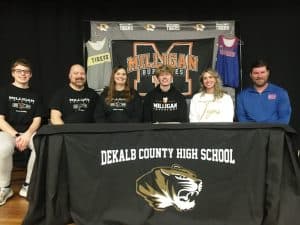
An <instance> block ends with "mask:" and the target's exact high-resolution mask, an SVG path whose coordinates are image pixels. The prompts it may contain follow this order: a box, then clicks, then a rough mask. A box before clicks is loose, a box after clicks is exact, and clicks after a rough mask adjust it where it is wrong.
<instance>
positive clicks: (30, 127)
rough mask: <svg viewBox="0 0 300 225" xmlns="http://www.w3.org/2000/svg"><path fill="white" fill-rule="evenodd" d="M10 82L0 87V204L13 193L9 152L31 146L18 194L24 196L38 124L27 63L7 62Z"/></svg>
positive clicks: (37, 101) (39, 111) (37, 99)
mask: <svg viewBox="0 0 300 225" xmlns="http://www.w3.org/2000/svg"><path fill="white" fill-rule="evenodd" d="M11 74H12V77H13V78H14V81H13V83H12V84H10V85H8V86H7V87H4V88H1V89H0V129H1V131H0V143H1V145H0V206H1V205H4V204H5V203H6V201H7V199H8V198H10V197H12V196H13V190H12V189H11V187H10V182H11V172H12V168H13V153H14V150H15V148H16V149H17V150H18V151H21V152H22V151H24V150H25V149H27V148H30V149H31V154H30V158H29V161H28V165H27V175H26V179H25V184H24V185H23V186H22V188H21V190H20V192H19V194H20V195H21V196H22V197H27V191H28V186H29V183H30V178H31V173H32V169H33V164H34V161H35V157H36V155H35V150H34V145H33V141H32V138H33V136H34V135H35V133H36V131H37V129H38V128H39V127H40V125H41V120H42V111H43V109H42V104H41V98H40V97H39V95H37V94H36V93H35V92H34V91H33V90H32V89H31V88H30V87H29V80H30V78H31V77H32V71H31V66H30V63H29V62H28V61H27V60H26V59H17V60H16V61H15V62H14V63H13V64H12V66H11Z"/></svg>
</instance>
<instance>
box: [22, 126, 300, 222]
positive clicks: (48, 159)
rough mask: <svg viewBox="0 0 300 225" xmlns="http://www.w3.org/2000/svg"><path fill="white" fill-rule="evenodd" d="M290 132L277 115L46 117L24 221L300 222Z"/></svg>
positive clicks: (36, 139)
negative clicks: (237, 119) (120, 120)
mask: <svg viewBox="0 0 300 225" xmlns="http://www.w3.org/2000/svg"><path fill="white" fill-rule="evenodd" d="M293 133H294V131H293V130H292V129H291V128H290V127H288V126H280V125H273V124H180V125H178V124H129V125H128V124H109V125H105V124H101V126H100V125H98V124H66V125H64V126H44V127H42V128H41V130H40V131H39V133H38V134H37V136H36V138H35V144H36V149H37V160H36V164H35V169H34V172H33V179H32V184H31V186H30V190H29V196H30V205H29V210H28V213H27V216H26V218H25V220H24V222H23V225H42V224H43V225H50V224H51V225H52V224H56V225H62V224H66V223H68V222H70V221H71V220H73V221H74V222H75V224H78V225H95V224H98V225H102V224H103V225H104V224H128V225H141V224H153V225H161V224H164V225H174V224H179V225H194V224H195V225H204V224H214V225H224V224H227V225H241V224H243V225H287V224H293V225H297V224H300V222H299V220H298V216H297V215H298V212H299V210H300V196H299V193H300V190H299V187H300V185H299V181H300V179H299V178H300V177H299V172H300V171H299V164H298V163H299V162H298V161H297V158H296V155H295V152H293V150H292V148H291V141H290V139H291V137H292V136H293Z"/></svg>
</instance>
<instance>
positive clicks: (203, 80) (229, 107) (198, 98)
mask: <svg viewBox="0 0 300 225" xmlns="http://www.w3.org/2000/svg"><path fill="white" fill-rule="evenodd" d="M200 86H201V88H200V92H199V93H197V94H195V95H194V96H193V98H192V100H191V104H190V114H189V119H190V122H232V121H233V116H234V106H233V101H232V98H231V96H230V95H228V94H226V93H225V92H224V91H223V89H222V81H221V78H220V76H219V74H218V73H217V72H216V71H215V70H213V69H206V70H205V71H203V73H202V74H201V75H200Z"/></svg>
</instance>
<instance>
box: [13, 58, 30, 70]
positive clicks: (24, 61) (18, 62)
mask: <svg viewBox="0 0 300 225" xmlns="http://www.w3.org/2000/svg"><path fill="white" fill-rule="evenodd" d="M18 65H22V66H25V67H28V68H29V69H30V71H31V63H30V62H29V61H28V60H27V59H24V58H19V59H16V60H14V61H13V62H12V64H11V67H10V68H11V70H13V69H14V68H15V67H16V66H18Z"/></svg>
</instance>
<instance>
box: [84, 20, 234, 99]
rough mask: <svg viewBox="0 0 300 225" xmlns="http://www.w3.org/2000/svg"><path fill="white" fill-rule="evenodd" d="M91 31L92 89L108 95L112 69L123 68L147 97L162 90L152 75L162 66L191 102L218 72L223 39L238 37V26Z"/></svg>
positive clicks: (101, 26)
mask: <svg viewBox="0 0 300 225" xmlns="http://www.w3.org/2000/svg"><path fill="white" fill-rule="evenodd" d="M90 25H91V35H90V37H91V40H89V41H87V42H86V49H87V54H88V55H87V73H88V85H89V86H90V87H91V88H93V89H95V90H97V91H101V90H103V88H104V86H107V85H108V81H109V77H110V75H111V70H108V69H107V66H109V65H110V67H111V68H112V67H115V66H118V65H123V66H126V67H127V70H128V71H127V72H128V74H129V77H130V84H131V87H133V88H135V89H136V90H137V91H138V92H139V93H140V95H142V96H144V95H145V94H146V93H147V92H148V91H149V90H151V89H152V88H153V87H154V86H156V85H157V84H158V82H157V79H156V78H155V76H153V74H154V73H155V70H156V68H158V67H159V66H160V65H170V66H171V67H173V68H174V70H175V79H174V86H175V87H176V88H177V89H179V90H180V91H181V93H182V94H183V95H185V96H189V97H190V96H192V94H193V93H195V92H197V91H198V90H199V75H200V74H201V72H202V71H203V70H204V69H206V68H208V67H215V63H216V55H217V49H218V37H219V36H220V35H227V36H228V35H231V36H232V35H233V34H234V21H209V22H207V21H206V22H202V21H191V22H183V21H148V22H147V21H144V22H139V21H135V22H114V21H91V22H90ZM91 49H93V50H91ZM101 77H103V78H101Z"/></svg>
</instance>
